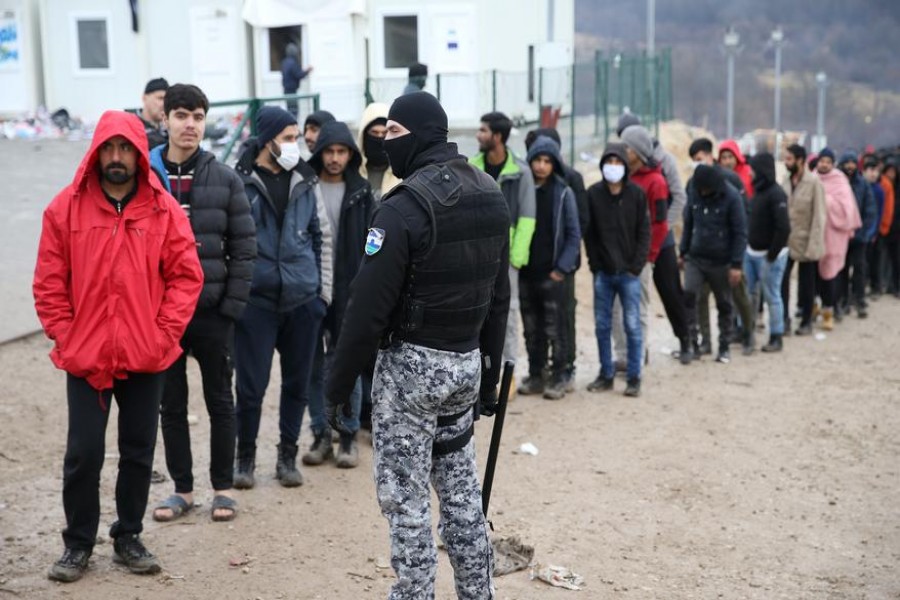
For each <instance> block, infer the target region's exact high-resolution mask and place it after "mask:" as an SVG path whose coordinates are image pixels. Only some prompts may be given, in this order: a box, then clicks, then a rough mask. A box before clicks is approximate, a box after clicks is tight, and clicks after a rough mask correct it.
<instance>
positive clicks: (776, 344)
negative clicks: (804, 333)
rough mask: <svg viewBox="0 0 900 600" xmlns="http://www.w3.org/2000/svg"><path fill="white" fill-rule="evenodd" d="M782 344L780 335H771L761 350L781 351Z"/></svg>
mask: <svg viewBox="0 0 900 600" xmlns="http://www.w3.org/2000/svg"><path fill="white" fill-rule="evenodd" d="M783 348H784V344H783V343H782V341H781V336H780V335H772V336H770V337H769V343H768V344H766V345H765V346H763V347H762V351H763V352H781V350H782V349H783Z"/></svg>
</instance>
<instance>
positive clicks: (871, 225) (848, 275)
mask: <svg viewBox="0 0 900 600" xmlns="http://www.w3.org/2000/svg"><path fill="white" fill-rule="evenodd" d="M838 168H839V169H840V170H841V171H842V172H843V173H844V175H846V176H847V180H848V181H849V182H850V188H851V189H852V190H853V196H854V197H855V198H856V208H857V210H859V215H860V217H861V218H862V227H860V228H859V229H857V230H856V233H855V234H854V235H853V238H852V239H851V240H850V245H849V246H848V248H847V260H846V264H845V265H844V268H843V269H842V270H841V272H840V274H839V275H838V283H837V285H838V298H837V306H836V307H835V310H836V313H835V317H837V315H838V314H843V313H848V312H849V310H850V301H851V299H852V301H853V306H854V308H856V314H857V316H858V317H859V318H860V319H865V318H866V317H867V316H868V303H867V302H866V272H867V270H868V264H867V260H866V259H867V257H866V251H867V249H868V248H869V246H871V245H872V242H873V241H874V240H875V236H876V235H878V225H879V223H878V203H877V202H876V200H875V192H874V190H873V189H872V184H871V183H869V181H868V180H867V179H866V178H865V177H863V175H862V173H861V172H860V169H859V168H858V163H857V160H856V155H855V154H853V153H849V152H848V153H845V154H844V155H843V156H841V160H840V162H838ZM851 288H852V289H851ZM851 296H852V298H851Z"/></svg>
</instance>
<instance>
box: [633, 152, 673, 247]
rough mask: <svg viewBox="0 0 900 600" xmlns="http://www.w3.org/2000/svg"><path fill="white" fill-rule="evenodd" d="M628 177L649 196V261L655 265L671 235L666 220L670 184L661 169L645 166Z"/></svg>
mask: <svg viewBox="0 0 900 600" xmlns="http://www.w3.org/2000/svg"><path fill="white" fill-rule="evenodd" d="M628 177H629V178H630V179H631V181H632V183H635V184H637V186H638V187H640V188H641V189H642V190H644V195H646V196H647V206H648V207H649V209H650V254H649V255H648V256H647V261H648V262H650V263H655V262H656V257H657V256H659V249H660V248H661V247H662V244H663V242H664V241H665V240H666V236H667V235H668V234H669V221H668V220H667V218H666V217H667V215H668V210H669V184H667V183H666V178H665V177H663V174H662V169H660V168H659V167H648V166H643V167H641V168H640V169H638V170H637V171H635V172H634V173H631V174H629V175H628Z"/></svg>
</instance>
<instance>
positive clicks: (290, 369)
mask: <svg viewBox="0 0 900 600" xmlns="http://www.w3.org/2000/svg"><path fill="white" fill-rule="evenodd" d="M256 130H257V137H256V138H254V139H250V140H248V143H247V144H246V145H245V150H244V153H243V154H242V155H241V156H240V157H239V158H238V162H237V165H236V167H235V169H236V170H237V172H238V174H239V175H240V176H241V177H242V178H243V182H244V189H245V191H246V192H247V198H248V199H249V201H250V213H251V214H252V215H253V220H254V222H255V223H256V243H257V249H258V251H257V257H256V263H255V265H254V268H253V282H252V284H251V286H250V298H249V302H248V304H247V307H246V309H244V313H243V315H241V318H240V319H239V320H238V322H237V327H236V329H235V336H234V337H235V340H234V345H235V354H234V358H235V361H234V362H235V374H236V380H237V382H236V389H237V406H236V409H235V415H236V416H237V459H236V461H235V470H234V487H236V488H237V489H249V488H252V487H253V486H254V485H256V478H255V470H256V439H257V436H258V434H259V425H260V421H261V419H262V403H263V398H264V397H265V394H266V388H267V387H268V386H269V375H270V373H271V372H272V358H273V356H274V354H275V351H276V350H277V351H278V354H279V357H280V359H281V399H280V405H279V408H278V413H279V422H278V428H279V443H278V446H277V448H278V459H277V463H276V467H275V477H276V479H278V481H279V483H281V485H282V486H284V487H297V486H300V485H303V475H302V473H300V470H299V469H298V468H297V450H298V448H297V440H298V439H299V438H300V428H301V424H302V421H303V410H304V408H306V402H307V394H308V388H309V381H310V376H311V373H312V366H313V358H314V355H315V350H316V342H317V340H318V338H319V329H320V325H321V322H322V320H323V319H324V317H325V313H326V311H327V308H328V305H329V304H330V303H331V293H332V279H333V277H332V275H333V272H334V260H333V258H332V253H333V251H334V243H333V239H334V238H333V235H332V230H331V224H330V221H329V218H328V215H327V214H326V210H325V206H324V205H323V203H321V202H319V201H318V200H317V197H316V184H317V183H318V177H317V175H316V172H315V171H314V170H313V169H312V167H310V166H309V165H308V164H307V163H306V162H304V161H303V160H302V159H301V158H300V145H299V139H300V128H299V127H298V126H297V120H296V119H295V118H294V116H293V115H291V114H290V113H289V112H287V111H286V110H284V109H283V108H279V107H277V106H264V107H262V108H261V109H260V110H259V112H258V113H257V114H256Z"/></svg>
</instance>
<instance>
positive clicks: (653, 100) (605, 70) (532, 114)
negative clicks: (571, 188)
mask: <svg viewBox="0 0 900 600" xmlns="http://www.w3.org/2000/svg"><path fill="white" fill-rule="evenodd" d="M405 85H406V78H400V77H396V78H368V79H367V80H366V86H365V97H366V101H367V102H372V101H380V102H386V103H390V102H391V101H392V100H393V99H394V98H396V97H397V96H399V95H400V94H401V93H402V91H403V87H404V86H405ZM425 89H426V90H427V91H430V92H431V93H433V94H435V95H436V96H437V97H438V99H439V100H440V101H441V103H442V104H444V106H445V108H447V109H448V113H451V114H452V108H453V106H462V105H465V107H466V108H469V109H471V110H469V111H468V112H469V113H472V112H473V111H474V112H477V113H478V114H481V113H483V112H488V111H491V110H499V111H502V112H504V113H506V114H507V115H509V117H510V118H511V119H512V120H513V122H514V123H516V124H517V125H519V126H524V125H530V124H542V125H545V126H546V125H550V126H554V127H556V128H557V130H558V131H559V132H560V134H561V135H562V137H563V138H567V139H564V140H563V145H564V147H565V149H566V150H568V152H569V154H570V158H572V159H574V156H575V149H576V146H580V145H581V143H580V141H581V140H582V139H583V140H584V143H585V144H587V143H595V142H597V141H598V140H606V139H609V137H610V135H611V134H612V133H614V131H615V126H616V122H617V120H618V118H619V115H620V114H622V113H623V112H626V111H629V112H632V113H634V114H636V115H637V116H639V117H640V118H641V121H642V122H643V123H644V124H645V125H646V126H647V127H648V128H650V129H651V130H652V131H656V132H657V133H658V125H659V122H660V121H665V120H668V119H671V118H673V99H672V52H671V49H663V50H661V51H659V52H658V53H657V54H656V55H654V56H652V57H649V56H647V54H646V53H645V52H644V53H630V54H629V53H625V52H605V53H604V52H600V51H597V52H596V53H595V54H594V57H593V60H592V61H585V62H578V63H576V64H573V65H571V66H568V67H561V68H538V69H536V70H534V71H533V72H531V73H529V72H525V71H506V70H502V69H496V70H492V71H484V72H480V73H466V74H458V73H437V74H434V75H432V76H430V77H429V79H428V82H427V84H426V87H425ZM473 125H477V124H473ZM576 140H578V141H576Z"/></svg>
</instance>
